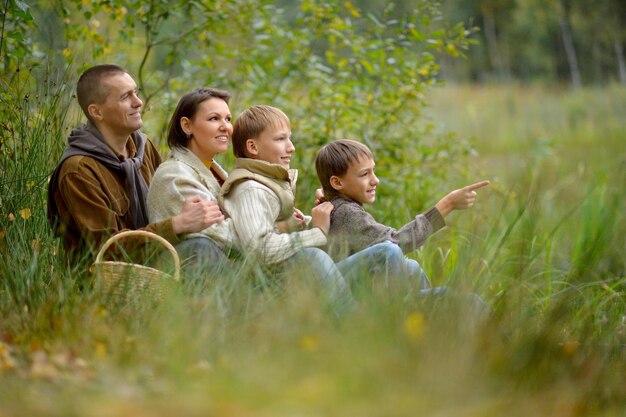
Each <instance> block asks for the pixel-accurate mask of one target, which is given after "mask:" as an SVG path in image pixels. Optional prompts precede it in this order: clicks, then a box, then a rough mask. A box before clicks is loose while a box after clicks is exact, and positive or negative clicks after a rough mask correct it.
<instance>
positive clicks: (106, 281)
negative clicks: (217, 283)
mask: <svg viewBox="0 0 626 417" xmlns="http://www.w3.org/2000/svg"><path fill="white" fill-rule="evenodd" d="M128 237H144V238H149V239H152V240H155V241H157V242H159V243H161V244H162V245H163V246H165V248H166V249H167V250H168V252H169V253H170V254H171V256H172V258H173V259H174V272H173V274H168V273H167V272H164V271H161V270H158V269H155V268H152V267H149V266H145V265H141V264H135V263H129V262H120V261H103V260H102V259H103V257H104V254H105V253H106V251H107V249H109V247H111V245H113V244H114V243H115V242H117V241H118V240H120V239H123V238H128ZM93 269H94V272H95V276H96V280H97V283H98V285H100V286H101V288H102V289H103V290H104V291H105V292H106V293H107V294H108V295H109V296H110V300H112V301H117V302H120V301H121V302H132V301H134V300H137V299H145V298H148V299H156V300H158V299H162V297H163V295H164V294H165V292H167V291H169V290H171V289H172V287H173V286H175V285H176V283H177V282H178V281H179V280H180V259H179V257H178V253H176V249H174V247H173V246H172V245H171V244H170V243H169V242H168V241H167V240H165V239H163V238H162V237H161V236H159V235H156V234H154V233H152V232H147V231H144V230H128V231H125V232H120V233H117V234H115V235H113V236H111V238H109V240H107V241H106V242H105V243H104V245H102V248H101V249H100V251H99V252H98V255H97V256H96V260H95V262H94V264H93Z"/></svg>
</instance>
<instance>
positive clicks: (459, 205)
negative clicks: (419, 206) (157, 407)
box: [435, 180, 490, 217]
mask: <svg viewBox="0 0 626 417" xmlns="http://www.w3.org/2000/svg"><path fill="white" fill-rule="evenodd" d="M489 184H490V182H489V181H487V180H485V181H480V182H477V183H475V184H472V185H467V186H465V187H463V188H459V189H458V190H454V191H451V192H450V193H449V194H448V195H446V196H445V197H444V198H442V199H441V200H439V202H438V203H437V204H436V205H435V207H436V208H437V210H439V213H441V216H442V217H446V216H447V215H448V214H450V213H451V212H452V211H454V210H463V209H467V208H470V207H472V206H473V205H474V201H475V200H476V190H478V189H479V188H483V187H486V186H487V185H489Z"/></svg>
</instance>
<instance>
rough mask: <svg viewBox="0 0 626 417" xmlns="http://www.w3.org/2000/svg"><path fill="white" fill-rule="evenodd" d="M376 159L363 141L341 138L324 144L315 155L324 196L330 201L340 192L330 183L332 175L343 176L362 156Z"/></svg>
mask: <svg viewBox="0 0 626 417" xmlns="http://www.w3.org/2000/svg"><path fill="white" fill-rule="evenodd" d="M363 156H365V157H367V158H371V159H374V155H373V154H372V151H370V149H369V148H368V147H367V146H366V145H365V144H363V143H361V142H357V141H355V140H350V139H340V140H336V141H334V142H331V143H329V144H327V145H324V146H323V147H322V149H320V150H319V151H318V152H317V156H316V157H315V170H316V171H317V178H319V180H320V183H321V184H322V190H323V191H324V198H325V199H326V201H330V200H332V199H333V198H335V197H337V196H338V195H339V193H338V192H337V190H335V189H334V188H333V187H332V186H331V185H330V178H331V177H332V176H337V177H341V176H342V175H345V173H346V172H348V168H350V164H351V163H352V162H354V161H357V160H359V159H360V158H361V157H363Z"/></svg>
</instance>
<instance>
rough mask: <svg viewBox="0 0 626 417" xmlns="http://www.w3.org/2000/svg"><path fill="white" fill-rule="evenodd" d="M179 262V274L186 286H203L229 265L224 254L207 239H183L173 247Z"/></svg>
mask: <svg viewBox="0 0 626 417" xmlns="http://www.w3.org/2000/svg"><path fill="white" fill-rule="evenodd" d="M174 248H175V249H176V252H178V256H179V258H180V260H181V272H182V274H181V275H182V277H183V279H184V282H185V283H186V284H189V283H196V284H203V283H206V282H207V281H208V279H209V278H210V277H213V276H219V275H220V274H221V273H223V272H224V271H225V269H226V268H228V266H229V265H230V261H229V259H228V257H227V256H226V254H224V252H223V251H222V249H220V247H219V246H217V244H216V243H215V242H214V241H213V240H211V239H209V238H208V237H194V238H190V239H185V240H183V241H182V242H180V243H178V244H177V245H175V246H174Z"/></svg>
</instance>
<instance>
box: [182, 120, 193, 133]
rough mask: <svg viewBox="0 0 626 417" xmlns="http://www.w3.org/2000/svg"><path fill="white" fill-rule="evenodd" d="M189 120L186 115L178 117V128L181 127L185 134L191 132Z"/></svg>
mask: <svg viewBox="0 0 626 417" xmlns="http://www.w3.org/2000/svg"><path fill="white" fill-rule="evenodd" d="M190 124H191V121H190V120H189V118H188V117H181V118H180V128H181V129H183V132H185V134H186V135H189V134H190V133H191V128H190V126H189V125H190Z"/></svg>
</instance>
